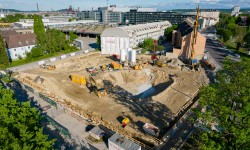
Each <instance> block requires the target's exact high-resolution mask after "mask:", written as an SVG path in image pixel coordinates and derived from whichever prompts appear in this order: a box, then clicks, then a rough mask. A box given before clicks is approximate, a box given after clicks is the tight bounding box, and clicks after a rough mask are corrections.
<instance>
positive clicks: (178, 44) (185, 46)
mask: <svg viewBox="0 0 250 150" xmlns="http://www.w3.org/2000/svg"><path fill="white" fill-rule="evenodd" d="M194 22H195V20H194V19H192V18H187V19H186V20H185V21H184V22H183V23H181V24H180V25H179V28H178V30H174V31H173V35H172V45H173V53H174V54H175V55H176V56H178V57H179V58H181V59H184V60H188V59H190V57H191V49H192V46H191V43H192V40H193V36H194V31H193V30H194V28H193V26H194ZM195 43H196V44H195V45H194V49H195V59H198V60H200V59H201V58H202V57H203V55H204V52H205V46H206V38H205V37H204V36H203V35H202V34H201V33H199V32H197V38H196V42H195Z"/></svg>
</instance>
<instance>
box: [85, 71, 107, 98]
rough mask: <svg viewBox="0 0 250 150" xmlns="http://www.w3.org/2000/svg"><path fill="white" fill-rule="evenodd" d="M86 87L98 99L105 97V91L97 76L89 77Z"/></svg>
mask: <svg viewBox="0 0 250 150" xmlns="http://www.w3.org/2000/svg"><path fill="white" fill-rule="evenodd" d="M87 87H88V88H89V89H91V91H93V92H95V94H96V95H97V96H98V97H103V96H106V95H107V91H106V89H105V85H104V83H103V81H102V79H100V78H99V77H98V76H91V75H90V76H89V80H88V81H87Z"/></svg>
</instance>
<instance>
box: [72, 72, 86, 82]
mask: <svg viewBox="0 0 250 150" xmlns="http://www.w3.org/2000/svg"><path fill="white" fill-rule="evenodd" d="M70 78H71V81H72V82H74V83H77V84H81V85H82V84H84V85H85V84H86V82H87V81H86V76H81V75H75V74H72V75H70Z"/></svg>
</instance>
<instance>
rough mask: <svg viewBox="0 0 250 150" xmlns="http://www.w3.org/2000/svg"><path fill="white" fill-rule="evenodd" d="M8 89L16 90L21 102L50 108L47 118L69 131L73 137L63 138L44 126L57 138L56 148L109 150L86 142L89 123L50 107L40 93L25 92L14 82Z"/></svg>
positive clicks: (97, 144) (8, 85) (47, 111)
mask: <svg viewBox="0 0 250 150" xmlns="http://www.w3.org/2000/svg"><path fill="white" fill-rule="evenodd" d="M7 87H8V88H10V89H12V90H14V92H15V98H16V99H17V100H18V101H20V102H25V101H27V100H30V101H31V105H32V106H36V107H38V108H44V107H46V106H50V108H49V109H48V110H45V111H43V113H46V115H47V116H49V117H50V118H52V119H53V120H54V121H56V122H57V123H59V124H60V125H61V126H63V127H64V128H66V129H68V131H69V133H70V135H71V137H70V138H69V137H63V136H60V135H59V134H58V132H56V130H55V129H53V126H51V125H48V124H46V125H44V126H45V131H46V133H47V134H50V136H51V137H52V138H56V139H57V140H58V141H57V142H56V143H55V144H56V148H58V149H76V150H85V149H90V150H96V149H98V150H107V149H108V148H107V146H106V144H105V143H103V142H100V143H90V142H89V141H88V140H86V137H87V136H88V135H89V133H88V132H86V130H85V128H86V127H87V125H88V124H87V123H84V122H82V121H79V120H78V119H76V118H74V117H72V116H71V115H70V114H68V113H65V110H64V107H62V106H57V107H54V106H52V105H50V104H49V103H48V102H46V101H44V100H42V99H41V98H40V97H39V96H38V93H36V92H35V93H34V94H33V93H31V92H29V91H27V90H25V89H24V88H23V87H22V86H21V85H20V84H19V83H16V82H12V83H10V84H7ZM48 130H49V131H48Z"/></svg>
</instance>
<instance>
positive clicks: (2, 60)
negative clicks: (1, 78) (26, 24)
mask: <svg viewBox="0 0 250 150" xmlns="http://www.w3.org/2000/svg"><path fill="white" fill-rule="evenodd" d="M8 64H9V57H8V55H7V52H6V46H5V42H4V41H3V38H2V36H1V34H0V70H1V69H5V68H6V67H7V66H8Z"/></svg>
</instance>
